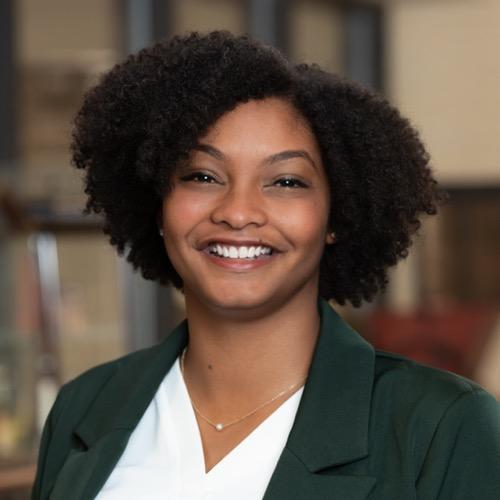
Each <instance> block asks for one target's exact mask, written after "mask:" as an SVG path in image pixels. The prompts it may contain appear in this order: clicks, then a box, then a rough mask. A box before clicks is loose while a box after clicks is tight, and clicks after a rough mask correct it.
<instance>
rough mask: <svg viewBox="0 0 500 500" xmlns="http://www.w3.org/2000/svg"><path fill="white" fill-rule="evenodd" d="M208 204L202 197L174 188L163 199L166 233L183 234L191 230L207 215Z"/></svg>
mask: <svg viewBox="0 0 500 500" xmlns="http://www.w3.org/2000/svg"><path fill="white" fill-rule="evenodd" d="M206 206H207V204H206V203H204V202H202V200H200V197H199V196H198V197H195V196H189V195H186V194H185V193H182V192H181V190H174V191H173V192H172V193H170V195H169V196H168V198H167V199H165V200H164V201H163V208H162V212H163V226H164V228H165V231H166V235H167V236H168V235H170V236H181V235H183V234H186V233H188V232H189V230H190V229H191V228H192V227H193V226H194V225H196V223H197V222H198V221H199V220H201V219H202V217H203V216H204V215H205V211H206Z"/></svg>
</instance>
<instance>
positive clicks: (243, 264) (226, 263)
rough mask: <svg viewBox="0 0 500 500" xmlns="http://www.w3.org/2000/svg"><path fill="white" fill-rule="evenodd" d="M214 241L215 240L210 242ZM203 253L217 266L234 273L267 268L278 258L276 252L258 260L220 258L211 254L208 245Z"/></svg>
mask: <svg viewBox="0 0 500 500" xmlns="http://www.w3.org/2000/svg"><path fill="white" fill-rule="evenodd" d="M210 241H214V240H210ZM201 253H202V254H203V255H204V256H205V257H207V259H209V260H210V262H212V263H214V264H216V265H217V266H220V267H222V268H225V269H230V270H232V271H247V270H250V269H255V268H258V267H262V266H265V265H266V264H269V263H271V262H272V261H273V260H274V259H276V258H277V254H278V252H276V253H275V252H274V251H273V253H272V254H271V255H263V256H259V257H257V258H256V259H229V258H226V257H218V256H217V255H214V254H211V253H210V250H209V247H208V245H207V246H205V248H204V249H203V250H201Z"/></svg>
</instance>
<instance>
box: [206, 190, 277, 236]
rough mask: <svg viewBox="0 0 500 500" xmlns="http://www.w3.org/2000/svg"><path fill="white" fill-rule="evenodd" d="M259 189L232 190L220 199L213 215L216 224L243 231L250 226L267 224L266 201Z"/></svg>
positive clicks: (212, 218)
mask: <svg viewBox="0 0 500 500" xmlns="http://www.w3.org/2000/svg"><path fill="white" fill-rule="evenodd" d="M257 191H258V190H257V189H253V188H251V187H240V188H238V189H237V188H235V187H233V188H230V189H228V191H227V192H225V193H224V194H223V195H221V197H220V198H218V200H217V203H216V204H215V207H214V208H213V210H212V213H211V220H212V222H213V223H215V224H224V223H225V224H227V225H228V226H231V227H232V228H233V229H243V228H244V227H245V226H247V225H249V224H255V225H257V226H262V225H264V224H265V223H266V222H267V214H266V210H265V207H264V200H262V199H261V196H260V193H259V192H257Z"/></svg>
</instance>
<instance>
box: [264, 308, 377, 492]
mask: <svg viewBox="0 0 500 500" xmlns="http://www.w3.org/2000/svg"><path fill="white" fill-rule="evenodd" d="M318 310H319V314H320V318H321V328H320V334H319V337H318V342H317V344H316V349H315V352H314V355H313V359H312V362H311V368H310V371H309V377H308V380H307V383H306V385H305V387H304V392H303V394H302V399H301V401H300V404H299V408H298V410H297V415H296V418H295V422H294V425H293V427H292V430H291V432H290V435H289V437H288V440H287V444H286V446H285V449H284V451H283V453H282V455H281V457H280V459H279V461H278V464H277V466H276V469H275V471H274V473H273V476H272V477H271V480H270V482H269V485H268V488H267V490H266V494H265V496H264V500H285V499H286V500H294V499H297V500H299V499H301V500H302V499H305V498H307V499H308V500H325V499H326V498H339V499H342V500H363V499H365V498H367V496H368V494H369V493H370V491H371V490H372V489H373V487H374V485H375V483H376V479H375V478H374V477H371V476H369V475H356V476H351V475H344V474H342V472H341V467H340V466H342V465H345V464H348V463H351V462H355V461H357V460H361V459H363V458H365V457H366V456H367V455H368V424H369V417H370V403H371V394H372V385H373V371H374V363H375V354H374V350H373V347H372V346H371V345H370V344H369V343H367V342H366V341H365V340H364V339H363V338H362V337H361V336H360V335H359V334H358V333H356V332H355V331H354V330H352V329H351V328H350V326H349V325H348V324H347V323H345V322H344V321H343V320H342V319H341V318H340V316H339V315H338V314H337V313H336V312H335V310H334V309H333V308H332V307H331V306H330V305H329V304H328V302H326V301H325V300H323V299H321V298H320V299H318ZM336 468H337V470H336ZM326 469H328V472H326ZM322 472H323V473H322Z"/></svg>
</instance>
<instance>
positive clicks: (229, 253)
mask: <svg viewBox="0 0 500 500" xmlns="http://www.w3.org/2000/svg"><path fill="white" fill-rule="evenodd" d="M271 252H272V251H271V248H269V247H263V246H257V247H246V246H241V247H235V246H230V247H226V246H223V245H220V244H218V243H216V244H214V245H211V246H210V253H212V254H215V255H218V256H220V257H226V258H230V259H251V258H257V257H259V256H261V255H269V254H271Z"/></svg>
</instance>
